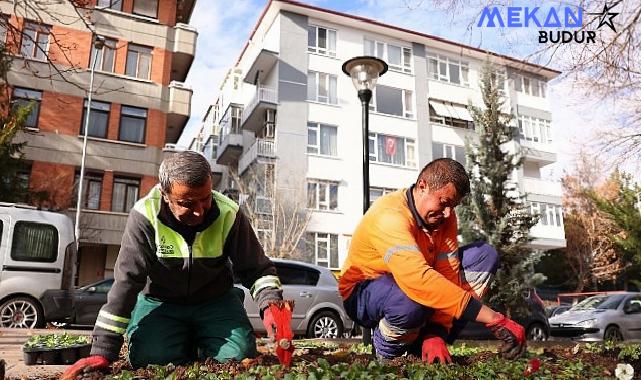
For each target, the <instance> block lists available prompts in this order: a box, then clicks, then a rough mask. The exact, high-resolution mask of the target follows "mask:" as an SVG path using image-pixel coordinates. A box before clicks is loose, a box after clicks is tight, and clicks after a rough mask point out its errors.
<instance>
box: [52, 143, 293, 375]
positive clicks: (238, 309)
mask: <svg viewBox="0 0 641 380" xmlns="http://www.w3.org/2000/svg"><path fill="white" fill-rule="evenodd" d="M158 177H159V179H160V183H159V184H158V185H156V186H155V187H154V188H153V189H152V190H151V191H150V192H149V194H147V195H146V196H145V197H144V198H142V199H140V200H139V201H137V202H136V204H135V205H134V207H133V209H132V210H131V212H130V213H129V218H128V219H127V225H126V227H125V232H124V234H123V237H122V244H121V246H120V253H119V254H118V259H117V260H116V265H115V268H114V279H115V281H114V284H113V287H112V288H111V290H110V291H109V294H108V296H107V298H108V300H107V303H106V304H105V305H104V306H103V307H102V309H101V310H100V313H99V314H98V319H97V320H96V325H95V327H94V330H93V344H92V348H91V356H90V357H89V358H85V359H81V361H79V362H78V363H76V364H75V365H73V366H72V367H70V368H69V369H68V370H67V372H65V374H64V375H63V378H69V379H72V378H73V379H75V375H77V374H78V373H80V372H81V371H82V370H84V368H85V367H87V366H90V367H92V368H94V369H104V368H107V367H108V366H109V363H111V362H113V361H115V360H117V359H118V354H119V352H120V348H121V346H122V343H123V336H124V335H125V334H126V335H127V342H128V348H129V350H128V351H129V361H130V362H131V364H132V366H134V367H144V366H147V365H148V364H161V365H162V364H168V363H173V364H185V363H188V362H190V361H194V360H197V359H201V360H203V359H205V358H208V357H210V358H213V359H216V360H218V361H220V362H225V361H228V360H230V359H237V360H241V359H243V358H250V357H254V356H255V355H256V354H257V351H256V341H255V338H254V335H253V330H252V326H251V324H250V322H249V319H248V317H247V313H246V311H245V309H244V308H243V302H242V300H241V297H239V295H238V292H236V291H234V289H233V282H234V281H233V275H236V277H237V278H238V279H240V281H241V282H242V284H243V286H245V287H246V288H248V289H250V294H251V296H252V298H253V299H254V301H255V302H257V303H258V305H259V307H260V310H261V315H262V317H263V323H264V324H265V328H266V330H267V332H268V333H269V334H270V335H271V334H273V332H274V329H275V324H274V318H273V316H272V315H271V312H270V310H269V308H268V307H267V306H268V303H269V302H270V301H275V300H281V299H282V288H281V284H280V280H279V279H278V277H277V276H276V269H275V268H274V265H273V264H272V262H271V261H270V260H269V258H267V256H265V253H264V251H263V248H262V247H261V245H260V243H259V242H258V239H257V238H256V234H255V233H254V231H253V229H252V227H251V225H250V223H249V220H248V219H247V217H246V216H245V215H244V214H243V213H242V212H241V211H240V210H239V209H238V205H237V204H236V203H235V202H234V201H232V200H231V199H229V198H227V197H226V196H224V195H222V194H221V193H219V192H217V191H212V189H211V188H212V181H211V168H210V166H209V163H208V162H207V159H205V157H203V156H202V155H200V154H198V153H195V152H181V153H175V154H172V155H171V156H169V157H168V158H166V159H165V160H164V161H163V162H162V163H161V165H160V170H159V175H158ZM288 332H291V331H288Z"/></svg>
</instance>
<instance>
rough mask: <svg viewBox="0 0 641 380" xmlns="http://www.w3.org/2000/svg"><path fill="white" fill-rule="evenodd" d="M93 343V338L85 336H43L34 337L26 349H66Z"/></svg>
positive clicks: (64, 334)
mask: <svg viewBox="0 0 641 380" xmlns="http://www.w3.org/2000/svg"><path fill="white" fill-rule="evenodd" d="M88 343H91V337H89V336H84V335H71V334H67V333H63V334H41V335H33V336H31V337H30V338H29V340H27V342H26V343H25V345H24V347H25V348H64V347H73V346H79V345H83V344H88Z"/></svg>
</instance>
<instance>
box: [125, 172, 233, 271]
mask: <svg viewBox="0 0 641 380" xmlns="http://www.w3.org/2000/svg"><path fill="white" fill-rule="evenodd" d="M211 193H212V197H213V201H214V202H216V205H217V206H218V209H219V210H220V215H218V218H216V220H215V221H214V222H213V223H212V224H211V225H210V226H209V227H207V228H206V229H205V230H204V231H202V232H199V233H197V234H196V238H195V239H194V243H193V245H192V257H193V258H195V259H197V258H212V257H219V256H222V254H223V247H224V246H225V240H226V239H227V235H228V234H229V231H230V230H231V227H232V226H233V225H234V221H235V220H236V213H237V212H238V205H237V204H236V203H235V202H234V201H232V200H231V199H229V198H227V197H226V196H224V195H222V194H221V193H219V192H217V191H214V190H212V192H211ZM161 198H162V194H161V193H160V186H159V185H156V186H154V188H153V189H151V191H150V192H149V194H147V195H146V196H145V197H144V198H142V199H140V200H139V201H138V202H136V204H135V205H134V209H135V210H136V211H138V212H139V213H141V214H143V215H144V216H145V217H146V218H147V220H149V222H150V223H151V225H152V227H153V228H154V231H155V238H154V240H155V243H156V256H158V257H162V258H172V257H174V258H180V257H189V246H188V245H187V242H186V241H185V239H184V238H183V237H182V235H180V234H179V233H178V232H176V231H174V230H172V229H171V228H169V227H168V226H166V225H165V224H164V223H162V222H161V221H160V219H159V218H158V214H159V213H160V204H161Z"/></svg>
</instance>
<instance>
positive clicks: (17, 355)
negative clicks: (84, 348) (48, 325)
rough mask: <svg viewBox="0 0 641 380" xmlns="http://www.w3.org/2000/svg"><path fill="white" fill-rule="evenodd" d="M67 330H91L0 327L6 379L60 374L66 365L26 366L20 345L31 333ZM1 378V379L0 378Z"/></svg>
mask: <svg viewBox="0 0 641 380" xmlns="http://www.w3.org/2000/svg"><path fill="white" fill-rule="evenodd" d="M63 331H67V332H68V333H72V334H76V335H89V334H91V330H44V329H43V330H40V329H34V330H28V329H5V328H0V359H4V360H5V362H6V368H5V378H6V379H42V378H47V377H49V378H50V377H52V376H57V375H60V374H61V373H62V372H64V370H65V369H66V368H67V367H68V366H66V365H33V366H27V365H25V364H24V360H23V358H22V345H23V344H24V343H25V342H26V341H27V339H29V337H30V336H31V335H36V334H49V333H52V332H60V333H62V332H63ZM0 380H3V379H0Z"/></svg>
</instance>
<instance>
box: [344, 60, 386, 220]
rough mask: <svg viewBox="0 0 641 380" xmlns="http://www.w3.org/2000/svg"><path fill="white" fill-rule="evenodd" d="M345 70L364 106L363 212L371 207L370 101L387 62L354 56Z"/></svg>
mask: <svg viewBox="0 0 641 380" xmlns="http://www.w3.org/2000/svg"><path fill="white" fill-rule="evenodd" d="M343 72H344V73H345V74H347V75H349V76H350V77H351V78H352V82H353V83H354V87H356V91H358V98H359V99H360V100H361V105H362V106H363V118H362V121H363V214H365V212H367V209H368V208H369V102H370V100H371V99H372V90H373V89H374V87H375V86H376V80H377V79H378V77H380V76H381V75H383V74H385V72H387V63H385V61H383V60H381V59H378V58H376V57H369V56H361V57H354V58H352V59H350V60H349V61H346V62H345V63H343Z"/></svg>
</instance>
